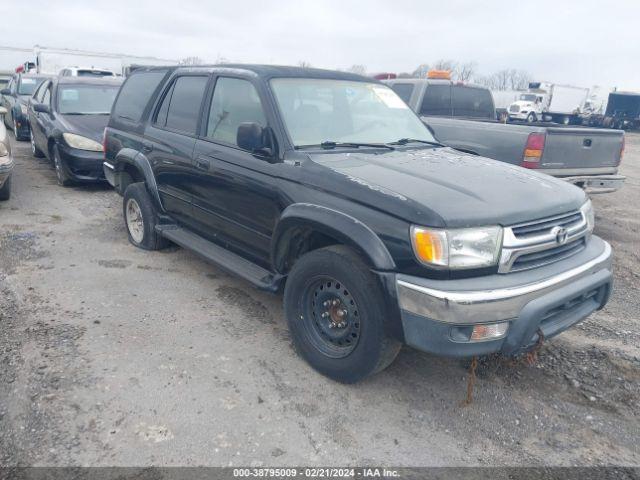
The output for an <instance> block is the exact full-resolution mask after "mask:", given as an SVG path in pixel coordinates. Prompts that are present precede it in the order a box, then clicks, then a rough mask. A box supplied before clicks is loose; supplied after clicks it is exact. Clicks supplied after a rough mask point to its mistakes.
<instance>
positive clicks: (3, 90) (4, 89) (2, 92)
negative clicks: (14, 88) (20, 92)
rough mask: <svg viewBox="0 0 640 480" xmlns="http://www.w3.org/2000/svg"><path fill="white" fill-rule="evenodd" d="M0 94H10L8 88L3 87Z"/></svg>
mask: <svg viewBox="0 0 640 480" xmlns="http://www.w3.org/2000/svg"><path fill="white" fill-rule="evenodd" d="M0 95H11V90H10V89H8V88H3V89H2V90H0Z"/></svg>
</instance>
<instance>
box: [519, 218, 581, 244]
mask: <svg viewBox="0 0 640 480" xmlns="http://www.w3.org/2000/svg"><path fill="white" fill-rule="evenodd" d="M580 222H582V214H581V213H580V212H575V213H570V214H568V215H564V216H561V217H554V218H551V219H548V220H541V221H539V222H534V223H529V224H525V225H520V226H517V227H512V228H511V230H512V231H513V234H514V235H515V236H516V238H518V239H523V238H531V237H536V236H539V235H544V234H546V233H547V232H549V231H550V230H551V229H552V228H553V227H564V228H570V227H572V226H575V225H579V224H580Z"/></svg>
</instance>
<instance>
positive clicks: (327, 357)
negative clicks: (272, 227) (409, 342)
mask: <svg viewBox="0 0 640 480" xmlns="http://www.w3.org/2000/svg"><path fill="white" fill-rule="evenodd" d="M284 309H285V314H286V317H287V322H288V324H289V330H290V331H291V335H292V338H293V343H294V346H295V348H296V350H297V352H298V353H299V354H300V355H301V356H302V357H303V358H304V359H305V360H306V361H307V362H308V363H309V364H310V365H311V366H312V367H313V368H314V369H315V370H317V371H318V372H320V373H321V374H323V375H326V376H327V377H329V378H331V379H333V380H336V381H338V382H342V383H355V382H358V381H360V380H362V379H364V378H365V377H367V376H369V375H372V374H375V373H377V372H380V371H382V370H384V369H385V368H386V367H388V366H389V365H390V364H391V363H392V362H393V360H394V359H395V358H396V356H397V354H398V352H399V351H400V347H401V346H402V345H401V343H400V342H398V341H397V340H395V339H393V338H391V337H389V336H387V335H386V333H385V329H384V322H385V319H386V311H387V310H386V305H385V295H384V292H383V291H382V288H381V286H380V285H379V283H378V280H377V278H376V277H375V276H374V275H373V274H372V273H371V270H370V268H369V267H368V266H367V265H366V264H365V262H364V261H363V260H362V259H361V258H360V256H359V255H358V254H356V253H355V252H354V251H353V250H352V249H350V248H348V247H346V246H344V245H333V246H330V247H325V248H321V249H318V250H314V251H312V252H310V253H307V254H306V255H304V256H303V257H302V258H300V259H299V260H298V261H297V262H296V263H295V265H294V266H293V269H292V270H291V272H290V274H289V276H288V279H287V283H286V285H285V290H284Z"/></svg>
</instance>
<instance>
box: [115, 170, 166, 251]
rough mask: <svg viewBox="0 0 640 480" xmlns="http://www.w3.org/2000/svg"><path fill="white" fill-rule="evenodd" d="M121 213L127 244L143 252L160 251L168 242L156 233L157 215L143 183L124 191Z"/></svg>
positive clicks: (133, 185) (130, 185)
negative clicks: (127, 238)
mask: <svg viewBox="0 0 640 480" xmlns="http://www.w3.org/2000/svg"><path fill="white" fill-rule="evenodd" d="M122 213H123V216H124V223H125V227H126V228H127V235H128V237H129V242H131V243H132V244H133V245H135V246H136V247H138V248H142V249H144V250H160V249H162V248H164V247H166V246H167V244H168V241H167V240H166V239H165V238H163V237H162V236H160V235H159V234H158V232H156V225H157V224H158V214H157V212H156V209H155V207H154V205H153V202H152V201H151V196H150V195H149V192H147V187H146V186H145V184H144V182H138V183H131V184H129V186H127V188H126V190H125V191H124V198H123V202H122Z"/></svg>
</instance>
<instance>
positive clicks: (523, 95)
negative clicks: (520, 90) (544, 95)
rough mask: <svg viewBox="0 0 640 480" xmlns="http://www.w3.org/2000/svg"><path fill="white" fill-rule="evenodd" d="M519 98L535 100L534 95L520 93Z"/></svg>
mask: <svg viewBox="0 0 640 480" xmlns="http://www.w3.org/2000/svg"><path fill="white" fill-rule="evenodd" d="M520 100H525V101H527V102H535V101H536V96H535V95H527V94H522V95H520Z"/></svg>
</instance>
